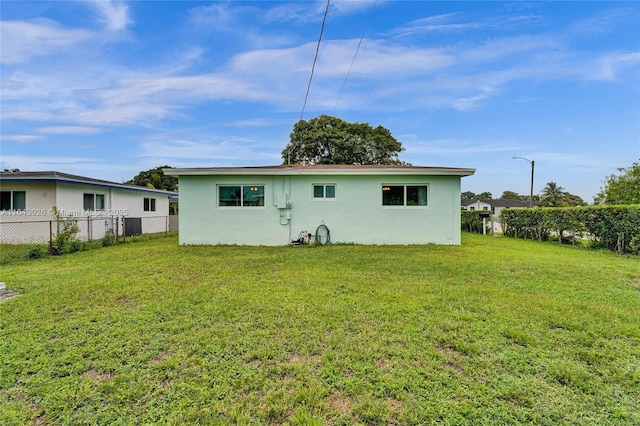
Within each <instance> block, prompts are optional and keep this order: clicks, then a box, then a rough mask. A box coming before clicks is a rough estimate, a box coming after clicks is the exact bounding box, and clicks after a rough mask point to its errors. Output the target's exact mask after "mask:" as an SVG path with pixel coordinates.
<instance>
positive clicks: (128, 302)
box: [116, 294, 138, 308]
mask: <svg viewBox="0 0 640 426" xmlns="http://www.w3.org/2000/svg"><path fill="white" fill-rule="evenodd" d="M116 303H117V304H118V305H119V306H122V307H125V308H136V307H138V299H137V298H134V297H129V296H127V295H124V294H123V295H121V296H118V297H117V298H116Z"/></svg>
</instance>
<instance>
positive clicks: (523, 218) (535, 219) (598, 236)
mask: <svg viewBox="0 0 640 426" xmlns="http://www.w3.org/2000/svg"><path fill="white" fill-rule="evenodd" d="M500 223H501V224H502V229H503V233H504V235H505V236H507V237H514V238H530V239H537V240H541V241H545V240H548V239H550V238H551V237H555V238H557V239H558V242H560V243H561V244H562V243H574V242H575V239H576V238H577V237H586V238H588V239H589V240H590V241H591V245H592V246H593V247H596V248H606V249H609V250H612V251H617V252H618V253H631V254H638V253H639V252H640V205H622V206H586V207H544V208H535V209H505V210H503V211H502V213H501V214H500Z"/></svg>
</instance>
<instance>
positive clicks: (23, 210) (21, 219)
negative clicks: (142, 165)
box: [0, 171, 177, 244]
mask: <svg viewBox="0 0 640 426" xmlns="http://www.w3.org/2000/svg"><path fill="white" fill-rule="evenodd" d="M170 198H177V194H176V193H174V192H168V191H162V190H157V189H151V188H145V187H141V186H136V185H126V184H120V183H115V182H108V181H104V180H99V179H92V178H88V177H83V176H75V175H70V174H67V173H60V172H53V171H47V172H21V171H5V172H0V242H2V243H9V244H11V243H41V242H46V241H48V240H49V237H50V233H51V232H53V233H55V231H56V230H51V231H50V230H49V227H50V226H51V225H50V224H49V223H48V222H49V221H53V220H54V219H55V218H56V217H55V213H54V206H55V208H56V209H57V211H58V212H59V214H60V216H62V217H73V218H76V219H77V220H78V224H79V225H80V229H81V235H80V237H81V238H84V239H97V238H102V237H103V236H104V234H105V232H106V231H107V230H112V231H116V229H115V228H116V227H117V228H118V231H119V233H120V234H121V233H122V225H123V224H125V223H124V222H125V221H126V223H127V224H128V225H127V226H129V230H130V231H131V230H133V228H134V227H135V228H136V229H135V230H136V231H138V232H136V233H145V234H146V233H154V232H162V231H165V230H166V229H167V223H168V216H169V199H170ZM116 219H118V222H116ZM19 224H21V225H20V226H19Z"/></svg>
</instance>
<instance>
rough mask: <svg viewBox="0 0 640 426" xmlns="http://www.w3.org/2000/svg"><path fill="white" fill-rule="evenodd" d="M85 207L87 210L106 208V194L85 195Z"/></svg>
mask: <svg viewBox="0 0 640 426" xmlns="http://www.w3.org/2000/svg"><path fill="white" fill-rule="evenodd" d="M83 208H84V209H85V210H92V211H93V210H104V194H88V193H86V192H85V194H84V196H83Z"/></svg>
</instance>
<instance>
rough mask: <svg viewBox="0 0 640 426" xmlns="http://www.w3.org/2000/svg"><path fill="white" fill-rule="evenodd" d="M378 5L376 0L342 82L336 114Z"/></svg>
mask: <svg viewBox="0 0 640 426" xmlns="http://www.w3.org/2000/svg"><path fill="white" fill-rule="evenodd" d="M377 3H378V0H375V1H374V2H373V7H372V8H371V12H369V18H368V19H367V23H366V25H365V26H364V31H362V35H361V36H360V41H359V42H358V47H357V48H356V53H355V54H354V55H353V60H352V61H351V65H350V66H349V71H347V75H346V76H345V77H344V81H343V82H342V87H341V88H340V94H339V95H338V99H337V100H336V105H335V106H334V107H333V112H334V113H335V111H336V109H337V108H338V104H339V103H340V99H341V98H342V92H343V91H344V86H346V85H347V80H348V79H349V75H351V69H352V68H353V64H354V63H355V62H356V56H358V52H359V51H360V45H362V40H363V39H364V36H365V34H366V33H367V28H369V22H371V17H372V16H373V11H374V10H375V8H376V4H377Z"/></svg>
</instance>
